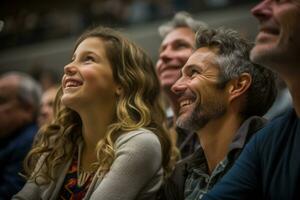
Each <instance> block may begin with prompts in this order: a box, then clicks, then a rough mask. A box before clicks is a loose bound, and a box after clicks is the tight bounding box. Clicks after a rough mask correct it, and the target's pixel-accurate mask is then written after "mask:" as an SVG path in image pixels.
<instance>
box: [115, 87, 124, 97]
mask: <svg viewBox="0 0 300 200" xmlns="http://www.w3.org/2000/svg"><path fill="white" fill-rule="evenodd" d="M122 93H123V88H122V87H121V86H120V85H117V87H116V94H117V95H118V96H120V95H121V94H122Z"/></svg>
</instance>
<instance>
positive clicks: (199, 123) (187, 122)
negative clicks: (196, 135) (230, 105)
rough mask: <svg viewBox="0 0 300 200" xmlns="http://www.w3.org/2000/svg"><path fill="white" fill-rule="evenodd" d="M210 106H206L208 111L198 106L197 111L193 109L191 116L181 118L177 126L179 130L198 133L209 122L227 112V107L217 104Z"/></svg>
mask: <svg viewBox="0 0 300 200" xmlns="http://www.w3.org/2000/svg"><path fill="white" fill-rule="evenodd" d="M210 106H211V107H210ZM210 106H206V108H207V109H206V110H205V109H203V107H202V106H196V107H195V109H192V111H191V114H190V115H187V116H185V117H184V116H182V117H179V118H178V119H177V121H176V125H177V126H178V127H179V128H182V129H185V130H188V131H191V132H196V131H198V130H200V129H202V128H204V127H205V126H206V124H207V123H208V122H209V121H211V120H214V119H218V118H219V117H221V116H223V115H224V114H225V112H226V107H225V105H222V104H218V103H216V104H214V105H210ZM209 107H210V108H211V109H209Z"/></svg>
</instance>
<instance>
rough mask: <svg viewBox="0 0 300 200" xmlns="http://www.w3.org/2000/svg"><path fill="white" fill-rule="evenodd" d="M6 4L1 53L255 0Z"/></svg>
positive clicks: (0, 16)
mask: <svg viewBox="0 0 300 200" xmlns="http://www.w3.org/2000/svg"><path fill="white" fill-rule="evenodd" d="M5 1H6V2H5V3H4V5H3V4H2V6H1V8H0V10H1V12H0V13H1V14H0V19H1V20H2V21H4V23H5V27H4V29H3V31H2V32H1V33H0V41H1V46H0V50H1V49H5V48H9V47H14V46H19V45H24V44H32V43H37V42H41V41H45V40H51V39H54V38H63V37H70V36H74V35H78V34H79V33H80V32H82V30H84V29H85V28H87V27H91V26H95V25H105V26H110V27H116V26H118V27H124V26H130V25H137V24H141V23H147V22H151V21H154V20H157V19H164V18H167V17H170V16H171V15H172V14H174V13H175V12H177V11H180V10H186V11H189V12H191V13H195V12H199V11H202V10H208V9H216V8H224V7H227V6H233V5H240V4H242V3H249V2H252V1H255V0H240V1H237V0H201V1H199V0H162V1H160V0H81V1H76V2H73V1H68V0H67V1H60V2H55V1H54V2H52V1H46V2H44V1H43V2H40V1H34V0H31V1H29V2H27V1H26V2H17V1H7V0H5Z"/></svg>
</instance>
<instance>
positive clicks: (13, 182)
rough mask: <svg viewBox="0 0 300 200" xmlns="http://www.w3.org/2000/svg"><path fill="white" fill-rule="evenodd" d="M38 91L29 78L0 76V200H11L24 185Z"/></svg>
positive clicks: (26, 76) (36, 85) (13, 73)
mask: <svg viewBox="0 0 300 200" xmlns="http://www.w3.org/2000/svg"><path fill="white" fill-rule="evenodd" d="M40 97H41V88H40V86H39V84H38V83H37V82H36V81H34V80H33V79H32V78H31V77H30V76H29V75H27V74H25V73H21V72H9V73H6V74H3V75H1V76H0V163H1V165H0V199H10V198H11V197H12V195H14V194H15V193H17V192H18V191H19V190H20V189H21V188H22V187H23V184H24V183H25V180H23V178H22V177H21V176H20V175H19V173H20V172H22V162H23V159H24V158H25V156H26V154H27V153H28V151H29V149H30V148H31V145H32V142H33V138H34V136H35V134H36V132H37V125H36V118H37V115H38V111H39V105H40Z"/></svg>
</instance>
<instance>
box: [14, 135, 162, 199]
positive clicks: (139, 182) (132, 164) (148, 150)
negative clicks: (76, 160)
mask: <svg viewBox="0 0 300 200" xmlns="http://www.w3.org/2000/svg"><path fill="white" fill-rule="evenodd" d="M161 163H162V151H161V144H160V142H159V139H158V138H157V136H156V135H155V134H154V133H152V132H151V131H149V130H146V129H139V130H137V131H132V132H129V133H126V134H123V135H121V136H120V137H119V138H118V139H117V141H116V143H115V160H114V162H113V164H112V166H111V168H110V170H109V172H108V173H107V174H106V175H105V176H104V177H98V176H95V177H94V178H93V180H92V182H91V184H90V187H89V189H88V191H87V193H86V195H85V198H84V199H85V200H86V199H97V200H133V199H137V200H151V199H155V195H156V192H157V190H158V189H159V188H160V186H161V184H162V180H163V169H162V166H161ZM70 164H71V160H70V161H69V162H68V163H66V164H64V165H62V166H60V167H59V168H58V169H57V171H56V172H55V173H56V174H57V179H56V181H52V182H51V183H49V184H47V185H42V186H40V185H37V184H35V183H34V182H32V181H28V182H27V183H26V185H25V186H24V188H23V189H22V190H21V191H20V192H19V193H18V194H16V195H15V196H14V197H13V199H15V200H17V199H19V200H20V199H22V200H25V199H28V200H35V199H45V200H46V199H47V200H48V199H50V200H52V199H53V200H54V199H57V197H58V194H59V191H60V189H61V187H62V184H63V181H64V178H65V175H66V173H67V171H68V168H69V166H70Z"/></svg>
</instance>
